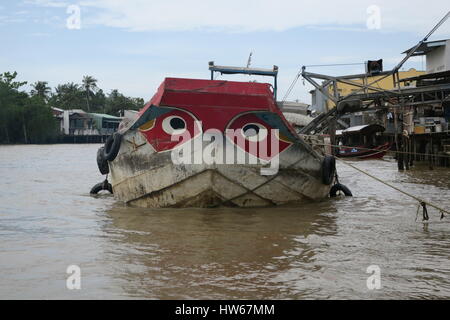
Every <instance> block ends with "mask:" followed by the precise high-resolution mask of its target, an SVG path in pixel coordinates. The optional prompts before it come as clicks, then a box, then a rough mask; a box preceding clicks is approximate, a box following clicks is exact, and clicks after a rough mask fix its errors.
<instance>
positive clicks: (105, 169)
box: [97, 147, 109, 174]
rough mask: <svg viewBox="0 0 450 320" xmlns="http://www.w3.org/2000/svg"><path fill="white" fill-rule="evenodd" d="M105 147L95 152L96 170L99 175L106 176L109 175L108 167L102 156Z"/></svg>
mask: <svg viewBox="0 0 450 320" xmlns="http://www.w3.org/2000/svg"><path fill="white" fill-rule="evenodd" d="M104 152H105V147H101V148H99V149H98V151H97V166H98V170H99V171H100V173H101V174H108V173H109V166H108V161H107V160H106V159H105V156H104Z"/></svg>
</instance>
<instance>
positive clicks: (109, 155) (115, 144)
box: [103, 132, 122, 161]
mask: <svg viewBox="0 0 450 320" xmlns="http://www.w3.org/2000/svg"><path fill="white" fill-rule="evenodd" d="M121 142H122V135H121V134H120V133H118V132H116V133H114V134H112V135H110V136H109V137H108V139H107V140H106V143H105V149H104V150H103V157H104V158H105V159H106V160H107V161H114V159H115V158H116V157H117V154H118V153H119V149H120V143H121Z"/></svg>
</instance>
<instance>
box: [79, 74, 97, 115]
mask: <svg viewBox="0 0 450 320" xmlns="http://www.w3.org/2000/svg"><path fill="white" fill-rule="evenodd" d="M83 88H84V90H86V103H87V111H88V112H89V111H90V106H89V95H90V94H92V93H93V91H94V90H97V89H98V87H97V79H95V78H93V77H91V76H84V77H83Z"/></svg>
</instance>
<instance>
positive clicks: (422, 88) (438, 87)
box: [299, 11, 450, 149]
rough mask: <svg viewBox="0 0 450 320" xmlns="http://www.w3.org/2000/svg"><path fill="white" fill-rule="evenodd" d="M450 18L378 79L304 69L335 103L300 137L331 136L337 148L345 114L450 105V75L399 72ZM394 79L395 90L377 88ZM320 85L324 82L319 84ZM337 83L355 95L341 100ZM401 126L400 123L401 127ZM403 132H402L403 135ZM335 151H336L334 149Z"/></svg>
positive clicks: (441, 21)
mask: <svg viewBox="0 0 450 320" xmlns="http://www.w3.org/2000/svg"><path fill="white" fill-rule="evenodd" d="M449 17H450V11H449V12H447V14H446V15H445V16H444V17H443V18H442V19H441V20H440V21H439V22H438V23H437V24H436V26H434V28H433V29H432V30H431V31H430V32H429V33H428V34H427V35H426V36H425V37H424V38H423V39H422V40H421V41H419V42H418V43H417V44H416V45H415V46H414V47H412V48H411V49H409V50H407V51H406V52H405V53H406V56H405V57H404V58H403V59H402V61H400V62H399V63H398V64H397V65H396V66H395V67H394V68H393V69H392V70H389V71H385V72H379V73H377V74H376V76H377V79H376V80H373V81H371V82H370V81H369V76H372V74H371V75H369V74H368V73H365V74H354V75H345V76H330V75H324V74H319V73H312V72H308V71H306V67H305V66H303V67H302V70H301V72H300V73H299V75H301V76H302V77H303V79H305V80H306V81H308V82H309V83H310V84H311V85H312V86H313V87H314V88H315V89H317V90H318V91H319V92H320V93H322V94H323V95H324V96H325V97H326V98H328V99H329V100H330V101H332V102H333V103H334V107H332V108H331V109H330V110H329V111H328V112H325V113H322V114H320V115H319V116H317V117H316V118H315V119H314V120H313V121H312V122H311V123H310V124H309V125H307V126H306V127H304V128H303V129H302V130H301V132H300V133H301V134H305V135H311V134H321V133H328V134H329V135H330V140H331V145H332V146H333V145H335V144H336V143H335V131H336V124H337V119H339V117H341V116H342V115H344V114H349V113H355V112H361V111H369V110H380V111H386V112H388V111H393V112H394V113H396V112H397V113H402V112H405V111H407V110H408V109H409V108H412V107H414V106H418V105H424V104H440V105H443V104H445V103H447V102H448V101H450V81H447V80H449V79H450V74H447V73H439V74H429V75H425V76H421V77H416V78H414V79H413V78H410V79H402V80H401V79H400V78H399V70H400V68H401V67H402V66H403V65H404V63H405V62H406V61H407V60H408V59H409V58H410V57H411V56H414V55H415V54H416V51H417V50H418V49H419V48H421V47H422V46H423V44H424V43H425V42H426V41H427V40H428V38H429V37H430V36H431V35H432V34H433V33H434V32H435V31H436V30H437V29H438V28H439V27H440V26H441V25H442V24H443V23H444V22H445V21H446V20H447V19H448V18H449ZM390 76H392V78H393V81H394V86H393V87H394V89H393V90H386V89H382V88H380V87H378V86H377V83H378V82H380V81H381V80H383V79H386V78H387V77H390ZM355 79H362V83H361V82H358V81H355ZM424 79H428V80H431V81H429V82H428V83H425V82H426V81H422V84H419V85H418V86H416V87H411V88H408V87H402V86H401V82H403V81H407V80H415V81H417V80H424ZM319 81H322V82H321V83H320V84H319ZM338 83H343V84H347V85H351V86H354V87H356V88H358V89H356V90H355V91H354V92H352V93H350V94H348V95H346V96H340V95H339V92H338ZM401 125H402V124H401V123H400V126H401ZM402 131H403V128H400V132H402ZM395 139H396V146H397V148H400V145H402V143H401V142H400V141H398V140H397V139H398V137H397V135H395ZM332 149H333V148H332Z"/></svg>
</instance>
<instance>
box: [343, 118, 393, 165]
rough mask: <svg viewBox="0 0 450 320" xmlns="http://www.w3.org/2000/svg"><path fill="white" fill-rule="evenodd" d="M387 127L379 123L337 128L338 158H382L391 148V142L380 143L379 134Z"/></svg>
mask: <svg viewBox="0 0 450 320" xmlns="http://www.w3.org/2000/svg"><path fill="white" fill-rule="evenodd" d="M384 130H385V128H384V127H383V126H381V125H378V124H368V125H361V126H355V127H350V128H347V129H345V130H336V140H337V141H339V150H338V153H337V157H338V158H356V159H361V160H366V159H381V158H383V157H384V156H385V155H386V153H387V151H388V150H389V149H390V147H391V144H390V143H388V142H386V143H380V142H379V135H377V134H378V133H381V132H383V131H384Z"/></svg>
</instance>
